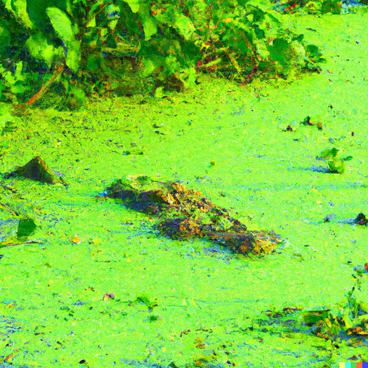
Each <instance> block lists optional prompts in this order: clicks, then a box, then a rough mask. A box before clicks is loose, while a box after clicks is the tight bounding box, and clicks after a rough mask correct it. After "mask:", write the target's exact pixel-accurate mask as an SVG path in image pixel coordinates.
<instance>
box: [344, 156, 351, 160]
mask: <svg viewBox="0 0 368 368" xmlns="http://www.w3.org/2000/svg"><path fill="white" fill-rule="evenodd" d="M352 159H353V156H347V157H344V158H343V160H344V161H351V160H352Z"/></svg>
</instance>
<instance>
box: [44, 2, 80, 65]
mask: <svg viewBox="0 0 368 368" xmlns="http://www.w3.org/2000/svg"><path fill="white" fill-rule="evenodd" d="M46 13H47V15H48V17H49V18H50V21H51V24H52V26H53V27H54V29H55V31H56V33H57V34H58V36H59V37H60V39H61V40H62V41H63V43H64V45H65V46H66V48H67V55H66V60H65V62H66V65H67V66H68V67H69V68H70V69H71V70H73V71H77V70H78V67H79V63H80V58H81V54H80V42H79V41H77V40H76V38H75V37H74V32H73V27H72V22H71V20H70V19H69V17H68V16H67V15H66V13H64V12H63V11H62V10H60V9H59V8H54V7H50V8H47V9H46Z"/></svg>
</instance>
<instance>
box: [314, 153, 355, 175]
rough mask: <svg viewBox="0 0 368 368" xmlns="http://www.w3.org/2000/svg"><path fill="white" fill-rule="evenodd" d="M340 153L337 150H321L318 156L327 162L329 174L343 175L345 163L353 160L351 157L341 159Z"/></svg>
mask: <svg viewBox="0 0 368 368" xmlns="http://www.w3.org/2000/svg"><path fill="white" fill-rule="evenodd" d="M340 155H341V152H340V150H339V149H337V148H327V149H325V150H323V151H322V152H321V154H320V158H323V159H325V160H326V161H327V164H328V167H329V168H330V171H331V172H335V173H336V172H337V173H339V174H343V173H344V171H345V163H344V162H345V161H350V160H352V159H353V157H352V156H347V157H341V156H340Z"/></svg>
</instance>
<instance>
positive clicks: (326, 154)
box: [320, 148, 339, 159]
mask: <svg viewBox="0 0 368 368" xmlns="http://www.w3.org/2000/svg"><path fill="white" fill-rule="evenodd" d="M338 151H339V150H338V149H337V148H327V149H325V150H323V151H322V152H321V154H320V157H321V158H324V159H331V158H335V157H336V156H337V153H338Z"/></svg>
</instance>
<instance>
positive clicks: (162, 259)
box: [0, 14, 368, 368]
mask: <svg viewBox="0 0 368 368" xmlns="http://www.w3.org/2000/svg"><path fill="white" fill-rule="evenodd" d="M286 19H288V21H289V22H290V27H295V29H296V30H297V31H298V32H299V33H304V34H305V37H306V38H307V39H308V41H309V42H311V43H313V44H316V45H318V46H319V47H321V49H322V50H323V51H324V53H325V55H326V58H327V62H326V64H325V65H324V66H323V70H322V73H321V74H319V75H314V74H310V75H306V76H304V77H303V78H302V79H298V80H293V81H268V82H266V81H264V82H257V81H255V83H253V84H251V85H247V86H244V87H241V86H238V85H236V84H233V83H230V82H228V81H221V80H211V79H209V78H204V79H203V82H202V83H201V84H200V85H199V88H198V90H196V91H188V92H186V93H185V94H183V95H179V94H177V95H172V96H170V98H166V99H156V100H152V99H148V98H146V97H144V96H134V97H133V98H131V99H128V98H118V99H114V100H101V101H96V102H95V103H94V104H92V105H91V106H90V107H89V108H88V109H87V110H85V111H83V112H79V113H65V112H63V113H60V112H57V111H54V110H52V109H50V110H42V111H38V110H35V111H32V112H31V113H30V115H29V116H27V117H26V118H24V119H22V118H20V117H17V118H15V117H13V116H11V115H10V114H8V115H7V113H6V112H5V110H2V111H4V113H3V114H2V115H1V119H3V120H4V124H5V125H6V126H7V127H8V126H10V125H11V129H5V130H4V129H3V134H2V135H1V137H0V147H1V150H0V157H1V160H0V172H1V173H2V176H1V178H0V181H1V186H0V204H1V206H0V243H1V244H2V245H4V246H2V247H1V248H0V255H1V256H0V357H1V360H0V366H1V365H3V366H5V367H10V366H13V367H53V366H56V367H77V366H88V367H112V366H117V367H122V366H132V367H156V368H158V367H180V368H182V367H216V368H219V367H226V368H227V367H296V366H298V367H299V366H300V367H338V366H339V364H338V363H339V362H349V361H350V362H356V361H368V356H367V353H366V351H367V341H366V333H367V326H366V324H367V320H368V319H367V317H366V315H367V314H368V311H367V300H368V291H367V290H368V287H367V272H368V266H367V262H368V259H367V251H368V246H367V241H366V239H367V231H368V228H367V226H365V225H366V218H365V215H367V213H368V201H367V185H368V182H367V180H368V169H367V167H368V165H367V140H368V133H367V129H366V117H367V115H368V108H367V105H366V103H365V101H366V96H367V95H366V94H367V92H366V90H367V86H366V83H367V82H366V78H367V61H366V59H365V56H364V55H365V50H366V49H367V46H368V37H367V34H366V32H365V24H367V16H366V15H360V14H355V15H352V14H350V15H344V16H334V15H325V16H323V17H322V18H318V17H314V16H308V17H299V18H298V17H293V16H289V17H288V18H286ZM307 28H311V29H313V30H314V31H308V30H307ZM307 117H308V118H307ZM8 121H11V124H10V123H7V122H8ZM306 122H307V123H306ZM308 122H309V123H310V124H308ZM333 148H335V149H336V150H338V151H331V150H332V149H333ZM326 150H330V151H326ZM326 152H329V154H326ZM332 152H335V153H336V155H333V154H332ZM337 152H339V154H340V156H338V155H337ZM323 153H324V154H323ZM321 154H322V155H321ZM331 155H332V156H331ZM322 156H324V157H325V158H323V157H322ZM36 157H42V160H43V161H42V162H43V163H44V164H45V165H47V169H46V166H45V167H44V168H45V170H46V172H47V173H48V175H49V176H48V175H46V174H44V176H43V177H42V176H41V177H40V176H37V177H29V176H28V177H24V175H23V176H22V175H20V174H24V171H22V170H21V169H20V168H22V167H23V168H24V167H25V166H26V165H27V164H28V163H30V162H33V163H34V161H32V160H34V159H35V158H36ZM347 157H352V159H351V160H349V161H347V160H346V161H347V162H345V161H344V158H347ZM334 160H335V161H336V160H340V161H337V162H335V163H334ZM36 161H37V162H38V163H42V162H41V160H38V159H37V160H36ZM329 162H330V164H329ZM331 162H332V163H331ZM343 164H344V170H342V171H343V172H341V173H340V172H338V170H330V169H331V167H332V168H335V169H339V168H340V166H339V165H343ZM32 165H33V164H32ZM42 165H43V164H42ZM42 165H41V166H42ZM331 165H334V166H331ZM32 167H33V166H32ZM334 171H336V172H334ZM14 172H17V174H19V175H15V174H13V175H10V174H11V173H14ZM128 175H130V176H131V177H133V178H139V177H144V178H151V179H150V180H152V181H153V182H159V183H167V182H168V181H170V183H178V184H176V185H180V186H181V187H180V188H181V189H182V190H181V191H182V192H184V193H186V194H187V195H188V196H191V197H190V198H191V203H192V204H193V203H195V204H196V205H195V206H196V207H197V209H199V203H200V202H199V200H198V198H205V199H206V200H207V201H204V202H203V204H204V205H206V206H207V207H206V206H204V208H207V209H208V211H204V212H203V211H202V213H198V212H195V211H194V213H193V214H191V215H190V216H189V215H188V213H186V214H185V213H184V214H183V212H182V209H183V207H184V212H185V211H186V210H185V206H184V202H183V201H184V199H188V198H186V197H185V196H184V197H178V196H176V197H175V198H176V199H177V201H175V202H171V206H173V205H174V207H173V208H171V209H172V210H173V211H172V212H170V213H171V215H172V216H171V217H170V216H166V215H165V216H162V213H161V212H159V211H157V208H156V207H155V208H152V207H151V210H152V211H151V212H149V211H143V210H142V211H140V210H138V209H139V206H138V208H137V203H138V201H137V198H138V197H139V198H140V196H142V192H141V191H138V192H134V195H133V196H130V197H128V198H130V200H129V203H128V205H127V203H125V201H123V200H122V199H121V198H120V199H119V198H116V196H115V198H114V195H110V196H108V195H106V194H111V193H112V192H113V191H110V192H109V193H108V188H111V187H112V186H113V184H114V183H115V184H116V183H117V182H118V181H119V180H120V183H123V179H124V178H126V177H127V176H128ZM50 177H53V178H54V180H49V182H47V180H46V182H44V181H45V180H44V181H42V180H35V179H42V178H43V179H47V178H50ZM133 187H134V186H133ZM182 187H184V188H186V189H187V190H188V192H185V190H184V189H183V188H182ZM161 188H162V187H161ZM180 188H179V187H177V189H180ZM120 189H121V188H120ZM135 189H136V190H138V189H139V187H138V188H137V187H136V188H135ZM166 189H167V190H168V192H166V193H172V192H171V190H172V189H168V187H166ZM190 191H193V192H190ZM178 192H180V190H178ZM197 192H200V194H197ZM197 196H198V197H197ZM165 198H168V197H165ZM151 199H152V198H151ZM161 199H164V198H162V197H161ZM196 200H198V201H197V202H196ZM132 203H133V205H132ZM134 203H136V206H134ZM175 203H176V205H175ZM179 203H180V206H179V205H178V204H179ZM161 204H165V201H164V200H163V201H162V202H161ZM150 205H153V206H155V205H157V203H156V204H155V203H153V204H152V203H150ZM164 207H165V206H164ZM210 208H212V209H214V211H215V212H214V213H215V215H213V214H209V213H210V212H209V211H210ZM187 210H188V209H187ZM216 210H217V211H219V212H216ZM220 210H222V211H220ZM200 212H201V211H200ZM165 213H166V212H165ZM216 213H217V215H216ZM186 215H188V216H186ZM181 216H184V217H181ZM363 216H364V217H363ZM346 218H350V219H351V220H349V221H343V219H346ZM178 219H181V220H180V223H179V224H178V222H179V220H178ZM188 219H189V220H190V221H192V222H191V223H190V221H189V220H188ZM198 219H200V220H198ZM218 219H219V221H217V220H218ZM186 220H188V222H184V225H185V226H184V230H185V231H184V230H183V228H182V230H183V232H182V233H181V235H182V236H177V237H175V236H171V235H175V234H178V230H180V225H182V224H183V222H182V221H186ZM215 220H216V221H215ZM31 221H32V222H31ZM236 221H238V222H239V224H241V230H242V232H241V234H246V233H245V232H249V234H256V238H257V234H260V233H262V234H263V236H264V238H262V239H258V240H259V246H261V245H262V244H263V243H262V242H263V241H269V239H272V236H273V234H277V237H278V238H277V239H279V240H280V242H278V241H275V243H277V244H276V246H274V247H272V249H271V250H272V251H270V252H266V253H262V252H255V254H253V253H252V252H236V251H235V252H234V249H230V248H231V247H230V248H229V247H227V246H226V236H223V235H224V232H226V231H229V230H230V233H228V234H225V235H229V234H230V235H231V234H232V235H234V232H235V233H236V231H235V230H236V229H238V230H239V229H240V228H239V227H238V228H237V226H240V225H238V222H236ZM159 224H166V226H165V225H162V227H161V229H162V230H165V229H168V231H166V232H165V231H163V232H162V231H160V227H159V226H158V225H159ZM156 225H157V227H156ZM175 226H176V227H175ZM190 226H191V228H190ZM206 226H207V227H206ZM196 229H198V231H199V233H198V231H196ZM206 229H207V230H206ZM189 230H192V231H189ZM206 231H207V233H205V232H206ZM231 231H234V232H233V233H231ZM252 232H253V233H252ZM193 233H194V235H199V234H204V236H202V237H201V236H187V237H186V236H184V235H193ZM211 234H212V235H214V236H212V237H211ZM220 235H221V236H220ZM267 236H268V237H269V238H267ZM274 236H275V237H276V235H274ZM183 237H184V239H182V238H183ZM228 238H229V239H232V238H231V237H228ZM224 239H225V241H224ZM274 239H275V238H274ZM220 240H221V241H220ZM250 244H254V242H250ZM235 250H237V249H235Z"/></svg>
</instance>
